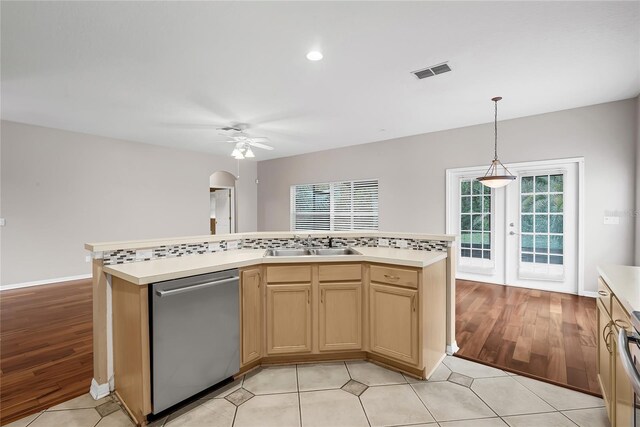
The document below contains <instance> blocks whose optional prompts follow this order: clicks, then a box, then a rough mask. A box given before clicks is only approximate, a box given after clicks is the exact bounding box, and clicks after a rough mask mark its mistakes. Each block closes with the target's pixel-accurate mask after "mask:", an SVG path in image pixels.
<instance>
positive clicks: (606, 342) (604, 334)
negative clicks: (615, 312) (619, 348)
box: [602, 321, 613, 354]
mask: <svg viewBox="0 0 640 427" xmlns="http://www.w3.org/2000/svg"><path fill="white" fill-rule="evenodd" d="M612 324H613V322H611V321H609V323H607V325H606V326H605V327H604V328H602V339H603V341H604V345H605V347H606V348H607V351H608V352H609V354H611V347H610V346H609V337H610V336H611V331H609V332H608V333H607V329H609V328H610V327H611V325H612Z"/></svg>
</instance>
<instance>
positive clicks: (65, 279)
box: [0, 274, 91, 291]
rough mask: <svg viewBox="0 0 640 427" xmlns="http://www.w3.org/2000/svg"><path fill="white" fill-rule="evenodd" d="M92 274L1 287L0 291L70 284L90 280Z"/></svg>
mask: <svg viewBox="0 0 640 427" xmlns="http://www.w3.org/2000/svg"><path fill="white" fill-rule="evenodd" d="M90 278H91V274H81V275H79V276H69V277H57V278H55V279H47V280H36V281H34V282H23V283H14V284H12V285H0V291H8V290H9V289H20V288H28V287H30V286H41V285H50V284H52V283H60V282H70V281H72V280H82V279H90Z"/></svg>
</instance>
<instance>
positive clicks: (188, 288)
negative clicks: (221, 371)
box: [156, 276, 238, 298]
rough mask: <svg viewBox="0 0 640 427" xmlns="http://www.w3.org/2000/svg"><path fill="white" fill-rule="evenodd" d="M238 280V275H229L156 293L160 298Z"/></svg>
mask: <svg viewBox="0 0 640 427" xmlns="http://www.w3.org/2000/svg"><path fill="white" fill-rule="evenodd" d="M237 280H238V276H233V277H227V278H225V279H221V280H214V281H213V282H206V283H200V284H199V285H189V286H184V287H182V288H175V289H170V290H168V291H156V295H158V296H159V297H160V298H162V297H169V296H171V295H177V294H183V293H185V292H191V291H197V290H199V289H204V288H209V287H212V286H217V285H222V284H223V283H229V282H234V281H237Z"/></svg>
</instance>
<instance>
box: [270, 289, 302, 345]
mask: <svg viewBox="0 0 640 427" xmlns="http://www.w3.org/2000/svg"><path fill="white" fill-rule="evenodd" d="M266 308H267V309H266V312H267V313H266V314H267V353H268V354H289V353H307V352H310V351H311V283H305V284H282V285H272V284H267V307H266Z"/></svg>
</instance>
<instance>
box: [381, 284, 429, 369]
mask: <svg viewBox="0 0 640 427" xmlns="http://www.w3.org/2000/svg"><path fill="white" fill-rule="evenodd" d="M417 304H418V291H417V290H415V289H408V288H401V287H396V286H388V285H382V284H379V283H374V282H372V283H371V285H370V286H369V331H370V332H369V333H370V341H371V351H372V352H374V353H378V354H380V355H382V356H386V357H390V358H393V359H396V360H398V361H401V362H405V363H407V362H408V363H410V364H412V365H417V364H418V345H419V344H418V307H417Z"/></svg>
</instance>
